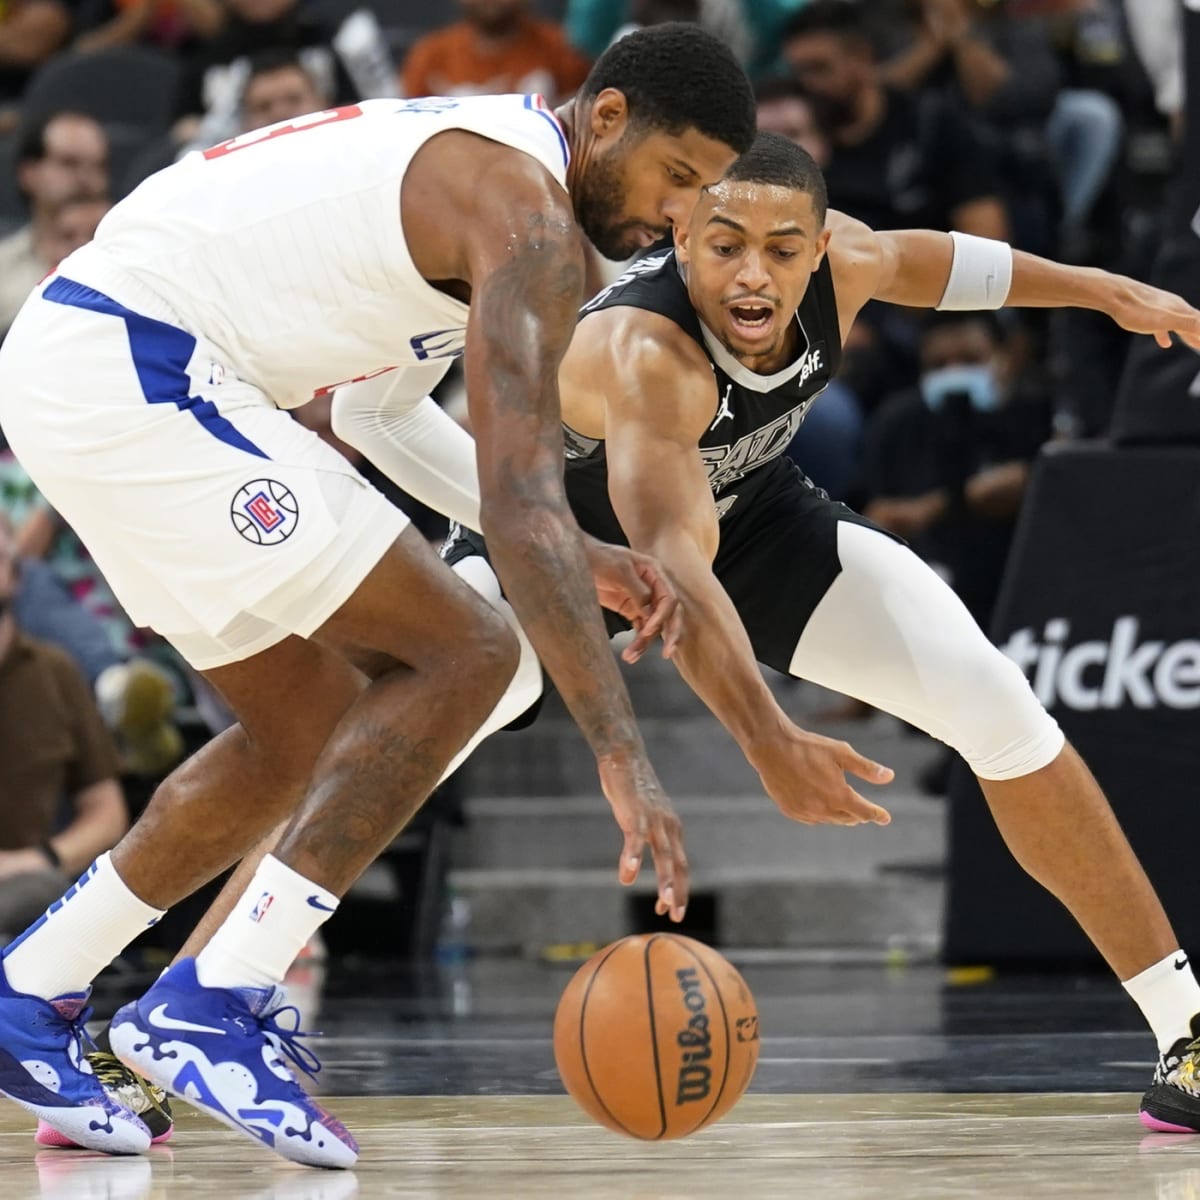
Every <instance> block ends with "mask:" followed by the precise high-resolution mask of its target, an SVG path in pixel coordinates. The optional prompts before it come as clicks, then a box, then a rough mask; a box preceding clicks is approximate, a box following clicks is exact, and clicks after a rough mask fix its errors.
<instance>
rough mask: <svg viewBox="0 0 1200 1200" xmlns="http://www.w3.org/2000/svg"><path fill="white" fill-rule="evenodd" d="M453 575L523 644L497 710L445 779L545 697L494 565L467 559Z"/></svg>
mask: <svg viewBox="0 0 1200 1200" xmlns="http://www.w3.org/2000/svg"><path fill="white" fill-rule="evenodd" d="M453 571H454V573H455V574H456V575H458V576H459V577H460V578H461V579H462V580H463V581H464V582H466V583H468V584H470V585H471V587H473V588H474V589H475V590H476V591H477V592H478V593H479V594H480V595H481V596H483V598H484V599H485V600H487V601H488V603H489V604H491V605H492V606H493V607H494V608H496V609H498V610H499V611H500V612H501V613H502V614H503V616H504V619H505V620H506V621H507V622H508V623H509V626H510V627H511V628H512V631H513V632H514V633H515V634H516V635H517V640H518V641H519V642H520V644H521V659H520V661H519V662H518V663H517V669H516V672H515V673H514V675H513V677H512V679H511V681H510V682H509V685H508V688H507V689H506V690H505V692H504V695H503V696H501V697H500V699H499V700H498V701H497V702H496V707H495V708H493V709H492V711H491V713H489V714H488V719H487V720H486V721H484V723H483V724H482V725H481V726H480V727H479V728H478V729H477V730H476V731H475V733H474V734H473V735H472V737H471V740H470V741H469V742H468V743H467V744H466V745H465V746H464V747H463V748H462V749H461V750H460V751H459V752H458V754H456V755H455V757H454V759H453V761H452V762H451V763H450V765H449V766H448V767H447V768H446V772H445V774H444V775H443V776H442V778H443V779H445V778H446V777H447V776H449V775H451V774H453V773H454V772H455V771H457V770H458V768H459V767H460V766H462V764H463V763H464V762H465V761H466V760H467V759H468V758H469V757H470V756H471V754H472V753H474V751H475V747H476V746H478V745H479V743H480V742H482V741H483V739H484V738H487V737H491V735H492V734H493V733H495V732H496V730H498V729H503V728H504V726H505V725H507V724H509V723H510V722H511V721H515V720H516V719H517V718H518V717H519V716H520V715H521V714H522V713H523V712H525V711H526V709H528V708H529V707H530V705H532V704H534V703H535V702H536V701H537V698H538V697H539V696H540V695H541V694H542V667H541V664H540V663H539V662H538V657H537V655H536V654H535V653H534V650H533V646H532V645H531V644H530V641H529V639H528V638H527V637H526V636H525V633H524V631H523V630H522V629H521V627H520V625H518V624H517V616H516V613H514V612H513V610H512V608H511V607H510V605H509V603H508V601H507V600H504V599H502V598H501V596H500V581H499V580H498V579H497V578H496V573H495V571H493V570H492V568H491V565H490V564H489V563H488V561H487V560H486V559H485V558H479V557H476V558H464V559H463V560H462V561H461V562H458V563H456V564H455V565H454V567H453Z"/></svg>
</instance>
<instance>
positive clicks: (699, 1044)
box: [675, 967, 712, 1104]
mask: <svg viewBox="0 0 1200 1200" xmlns="http://www.w3.org/2000/svg"><path fill="white" fill-rule="evenodd" d="M675 978H676V979H677V980H678V981H679V989H680V991H681V992H682V993H683V1005H684V1008H686V1009H687V1011H688V1012H689V1013H690V1014H691V1016H690V1017H688V1023H687V1026H686V1028H684V1029H681V1030H680V1031H679V1032H678V1033H677V1034H676V1035H675V1042H676V1044H677V1045H678V1046H679V1048H680V1049H681V1050H682V1051H683V1057H682V1059H681V1061H680V1067H679V1086H678V1089H677V1091H676V1096H675V1103H676V1104H691V1103H692V1102H693V1101H694V1100H707V1099H708V1095H709V1092H711V1091H712V1068H711V1067H709V1066H708V1060H709V1059H710V1058H712V1034H711V1033H710V1032H709V1028H708V1013H707V1012H706V1011H705V1010H706V1008H707V1005H706V1003H705V1000H704V992H703V990H702V989H701V987H700V976H699V975H698V974H697V973H696V968H695V967H685V968H684V969H683V970H681V971H676V972H675Z"/></svg>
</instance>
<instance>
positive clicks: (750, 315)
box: [729, 301, 775, 334]
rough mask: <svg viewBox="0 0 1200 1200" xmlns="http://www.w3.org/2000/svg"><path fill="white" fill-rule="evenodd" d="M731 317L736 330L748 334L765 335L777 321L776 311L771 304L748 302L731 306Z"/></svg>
mask: <svg viewBox="0 0 1200 1200" xmlns="http://www.w3.org/2000/svg"><path fill="white" fill-rule="evenodd" d="M729 317H730V320H731V321H732V323H733V325H734V328H736V329H737V330H738V331H739V332H742V333H747V334H756V333H763V332H764V331H766V330H767V329H769V328H770V327H771V325H772V324H773V323H774V320H775V310H774V308H772V307H771V305H769V304H759V303H755V302H753V301H746V302H745V303H742V304H731V305H730V306H729Z"/></svg>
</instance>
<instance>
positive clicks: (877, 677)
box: [790, 522, 1064, 779]
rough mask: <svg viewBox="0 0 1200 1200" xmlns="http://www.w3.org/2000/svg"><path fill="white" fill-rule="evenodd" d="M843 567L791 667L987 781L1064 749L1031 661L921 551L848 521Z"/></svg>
mask: <svg viewBox="0 0 1200 1200" xmlns="http://www.w3.org/2000/svg"><path fill="white" fill-rule="evenodd" d="M838 556H839V558H840V559H841V564H842V572H841V574H840V575H839V576H838V577H837V579H836V580H834V582H833V585H832V586H831V587H830V589H829V591H828V592H827V593H826V594H825V597H824V598H823V599H822V601H821V603H820V604H818V605H817V607H816V610H815V611H814V612H813V615H812V617H811V619H810V620H809V622H808V624H807V626H805V629H804V633H803V634H802V635H801V637H800V642H799V644H798V645H797V647H796V652H795V654H794V655H793V656H792V662H791V668H790V670H791V673H792V674H793V675H796V676H800V677H802V678H804V679H811V680H813V682H815V683H819V684H821V685H822V686H823V687H828V688H832V689H834V690H835V691H838V692H843V693H845V694H846V695H848V696H856V697H858V698H859V699H861V700H865V701H866V702H867V703H869V704H871V705H874V706H875V707H876V708H880V709H883V710H884V711H885V712H890V713H893V714H894V715H895V716H897V717H900V718H901V719H902V720H905V721H908V722H909V723H910V724H912V725H915V726H917V728H918V729H923V730H924V731H925V732H926V733H928V734H930V735H931V736H933V737H936V738H939V739H940V740H941V741H943V742H945V743H946V744H947V745H950V746H953V747H954V749H955V750H957V751H958V752H959V754H961V755H962V756H963V758H965V759H966V760H967V762H968V763H969V764H970V765H971V769H972V770H973V771H974V772H975V774H976V775H978V776H979V777H980V778H982V779H1017V778H1019V777H1021V776H1022V775H1028V774H1030V773H1031V772H1032V771H1036V770H1039V769H1040V768H1042V767H1044V766H1046V765H1048V764H1049V763H1051V762H1053V761H1054V759H1055V758H1057V757H1058V754H1059V752H1060V751H1061V750H1062V748H1063V745H1064V738H1063V734H1062V731H1061V730H1060V729H1059V727H1058V723H1057V722H1056V721H1055V720H1054V718H1053V717H1051V716H1050V714H1049V713H1047V712H1046V710H1045V709H1044V708H1043V707H1042V705H1041V704H1040V703H1039V701H1038V699H1037V697H1036V696H1034V694H1033V691H1032V689H1031V688H1030V687H1029V684H1028V683H1027V682H1026V680H1025V676H1024V675H1023V674H1022V673H1021V670H1020V668H1019V667H1018V666H1017V665H1016V664H1015V663H1013V662H1012V661H1011V660H1009V659H1008V658H1006V657H1005V655H1004V654H1003V653H1002V652H1001V651H1000V650H998V649H997V648H996V647H995V646H993V645H992V644H991V643H990V642H989V641H988V640H987V638H986V637H985V636H984V634H983V631H982V630H981V629H980V628H979V626H978V625H977V624H976V623H975V621H974V619H973V618H972V617H971V615H970V613H968V612H967V610H966V608H965V607H964V606H963V604H962V601H960V600H959V598H958V597H957V596H956V595H955V594H954V592H953V591H952V590H951V589H950V588H949V586H947V584H946V583H944V582H943V581H942V580H941V579H940V578H939V577H938V576H937V574H936V573H935V572H933V571H932V570H930V568H929V567H928V566H926V565H925V563H923V562H922V561H921V560H920V559H919V558H918V557H917V556H916V555H915V554H913V553H912V551H911V550H908V549H906V548H905V547H903V546H901V545H899V544H898V543H897V542H894V541H892V540H891V539H890V538H888V537H885V536H884V535H883V534H881V533H877V532H875V531H874V530H872V529H867V528H865V527H864V526H861V525H852V524H850V523H848V522H842V523H841V524H839V526H838Z"/></svg>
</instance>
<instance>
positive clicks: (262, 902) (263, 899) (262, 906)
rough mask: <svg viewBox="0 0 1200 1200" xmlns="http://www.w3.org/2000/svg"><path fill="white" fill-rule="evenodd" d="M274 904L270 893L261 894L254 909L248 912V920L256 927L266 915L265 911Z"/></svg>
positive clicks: (273, 898)
mask: <svg viewBox="0 0 1200 1200" xmlns="http://www.w3.org/2000/svg"><path fill="white" fill-rule="evenodd" d="M274 903H275V897H274V896H273V895H272V894H271V893H270V892H263V894H262V895H261V896H259V898H258V900H257V902H256V903H255V905H254V907H253V908H252V909H251V910H250V920H252V921H253V922H254V923H255V925H257V924H258V923H259V921H261V920H262V919H263V917H265V916H266V915H267V909H269V908H270V907H271V905H272V904H274Z"/></svg>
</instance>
